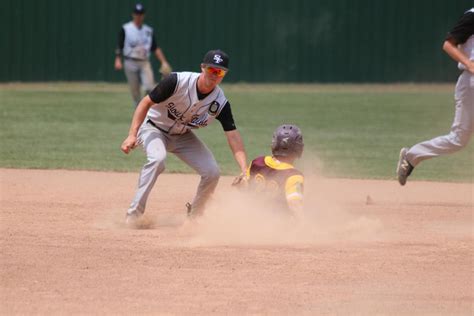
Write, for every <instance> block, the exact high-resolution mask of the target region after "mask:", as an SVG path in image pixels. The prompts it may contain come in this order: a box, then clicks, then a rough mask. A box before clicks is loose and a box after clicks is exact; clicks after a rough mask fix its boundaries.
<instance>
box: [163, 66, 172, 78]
mask: <svg viewBox="0 0 474 316" xmlns="http://www.w3.org/2000/svg"><path fill="white" fill-rule="evenodd" d="M172 71H173V68H171V66H170V64H168V63H163V64H161V67H160V73H161V74H162V75H163V76H165V77H166V76H167V75H169V74H170V73H171V72H172Z"/></svg>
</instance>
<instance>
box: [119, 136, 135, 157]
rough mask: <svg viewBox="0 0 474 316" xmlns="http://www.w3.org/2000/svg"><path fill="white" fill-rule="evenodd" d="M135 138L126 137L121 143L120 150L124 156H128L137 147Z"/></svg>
mask: <svg viewBox="0 0 474 316" xmlns="http://www.w3.org/2000/svg"><path fill="white" fill-rule="evenodd" d="M137 144H138V142H137V137H136V136H130V135H129V136H128V137H127V138H126V139H125V140H124V141H123V143H122V146H121V147H120V149H122V151H123V152H124V153H126V154H128V153H129V152H130V151H131V150H132V149H133V148H135V147H137Z"/></svg>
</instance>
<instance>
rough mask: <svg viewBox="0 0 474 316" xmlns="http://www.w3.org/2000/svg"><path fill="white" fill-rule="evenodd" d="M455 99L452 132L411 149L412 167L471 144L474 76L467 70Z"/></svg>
mask: <svg viewBox="0 0 474 316" xmlns="http://www.w3.org/2000/svg"><path fill="white" fill-rule="evenodd" d="M454 99H455V114H454V121H453V124H452V126H451V132H450V133H449V134H447V135H443V136H439V137H436V138H433V139H431V140H427V141H424V142H421V143H419V144H416V145H414V146H413V147H411V148H410V149H409V150H408V152H407V159H408V161H409V162H410V164H411V165H412V166H414V167H415V166H416V165H418V164H419V163H420V162H422V161H423V160H425V159H429V158H433V157H437V156H440V155H445V154H451V153H454V152H456V151H458V150H460V149H462V148H464V147H466V146H467V144H468V143H469V140H470V138H471V136H472V133H473V129H474V75H473V74H471V73H470V72H468V71H467V70H465V71H463V73H462V74H461V75H460V76H459V79H458V82H457V84H456V89H455V93H454Z"/></svg>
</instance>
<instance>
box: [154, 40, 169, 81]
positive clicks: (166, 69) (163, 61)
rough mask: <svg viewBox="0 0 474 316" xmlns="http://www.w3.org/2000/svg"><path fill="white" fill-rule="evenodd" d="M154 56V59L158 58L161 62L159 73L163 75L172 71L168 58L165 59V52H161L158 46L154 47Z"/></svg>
mask: <svg viewBox="0 0 474 316" xmlns="http://www.w3.org/2000/svg"><path fill="white" fill-rule="evenodd" d="M155 56H156V59H158V60H159V61H160V63H161V67H160V73H162V74H164V75H168V74H169V73H171V71H172V69H171V66H170V64H169V63H168V60H167V59H166V57H165V54H164V53H163V51H162V50H161V48H160V47H157V48H156V49H155Z"/></svg>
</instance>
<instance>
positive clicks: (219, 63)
mask: <svg viewBox="0 0 474 316" xmlns="http://www.w3.org/2000/svg"><path fill="white" fill-rule="evenodd" d="M202 63H203V64H204V65H207V66H212V67H216V68H222V69H224V70H228V69H229V56H228V55H227V54H226V53H225V52H223V51H222V50H220V49H215V50H210V51H208V52H207V53H206V55H204V59H203V60H202Z"/></svg>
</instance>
